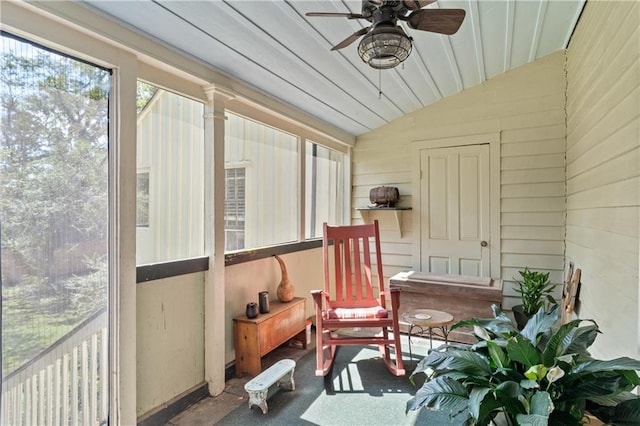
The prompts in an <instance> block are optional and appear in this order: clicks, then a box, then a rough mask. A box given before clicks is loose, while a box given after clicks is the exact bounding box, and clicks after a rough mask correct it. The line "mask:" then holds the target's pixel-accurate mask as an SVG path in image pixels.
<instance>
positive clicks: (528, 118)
mask: <svg viewBox="0 0 640 426" xmlns="http://www.w3.org/2000/svg"><path fill="white" fill-rule="evenodd" d="M565 117H566V113H565V110H564V108H555V109H546V108H545V109H544V110H543V111H538V112H534V113H531V112H528V113H526V114H521V113H520V114H517V115H512V116H507V117H504V118H502V119H501V120H500V124H502V129H503V130H505V131H506V130H511V129H528V128H532V127H533V128H538V127H547V126H554V125H558V124H561V125H562V126H563V128H564V121H565ZM562 135H563V137H564V131H563V134H562Z"/></svg>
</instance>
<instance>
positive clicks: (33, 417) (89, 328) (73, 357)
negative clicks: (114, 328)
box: [0, 309, 109, 426]
mask: <svg viewBox="0 0 640 426" xmlns="http://www.w3.org/2000/svg"><path fill="white" fill-rule="evenodd" d="M108 349H109V336H108V312H107V310H106V309H105V310H103V311H101V312H99V313H97V314H96V315H94V316H93V317H92V318H90V319H89V320H87V321H86V322H84V323H83V324H81V325H80V326H78V327H77V328H76V329H75V330H73V331H72V332H70V333H69V334H67V335H66V336H64V337H63V338H61V339H60V340H59V341H57V342H56V343H55V344H53V345H51V347H49V348H48V349H47V350H45V351H44V352H43V353H42V354H40V355H39V356H38V357H37V358H35V359H33V360H32V361H30V362H29V363H27V364H26V365H25V366H23V367H21V368H20V369H18V370H16V371H15V372H13V373H11V374H10V375H8V376H7V377H4V378H3V379H2V407H1V417H0V420H1V421H0V424H2V425H15V426H21V425H26V426H29V425H99V424H106V423H107V415H108V408H109V394H108V389H109V387H108V384H109V382H108V377H109V376H108V374H109V357H108V354H109V352H108Z"/></svg>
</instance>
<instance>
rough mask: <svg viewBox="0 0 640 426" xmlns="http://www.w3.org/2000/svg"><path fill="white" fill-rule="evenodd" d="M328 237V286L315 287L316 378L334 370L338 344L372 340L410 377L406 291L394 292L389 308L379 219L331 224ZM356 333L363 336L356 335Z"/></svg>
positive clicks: (392, 368) (325, 231)
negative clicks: (403, 322) (404, 339)
mask: <svg viewBox="0 0 640 426" xmlns="http://www.w3.org/2000/svg"><path fill="white" fill-rule="evenodd" d="M323 236H324V238H323V242H322V256H323V258H322V261H323V272H324V288H323V290H312V291H311V296H312V297H313V304H314V307H315V312H316V376H326V375H327V374H328V373H329V371H330V370H331V366H332V365H333V362H334V361H335V353H336V348H337V347H338V346H340V345H370V344H372V345H378V347H379V349H380V354H381V356H382V359H383V360H384V364H385V365H386V367H387V368H388V369H389V371H390V372H391V373H392V374H394V375H396V376H402V375H404V374H405V369H404V364H403V362H402V348H401V347H400V345H401V343H400V326H399V323H398V311H399V308H400V289H397V288H392V289H390V290H389V300H390V301H391V306H387V305H386V302H385V289H384V275H383V273H382V254H381V252H380V231H379V229H378V221H374V222H373V223H371V224H367V225H351V226H349V225H347V226H328V225H327V224H326V223H325V224H324V225H323ZM331 251H333V253H331ZM374 267H375V269H374ZM374 275H375V276H374ZM332 282H333V283H335V285H332ZM332 287H333V288H332ZM332 291H333V293H334V294H333V295H332V294H331V292H332ZM355 331H357V332H358V333H360V332H362V333H363V334H357V335H353V334H352V333H353V332H355ZM392 349H393V351H394V353H395V359H393V358H392V357H391V350H392Z"/></svg>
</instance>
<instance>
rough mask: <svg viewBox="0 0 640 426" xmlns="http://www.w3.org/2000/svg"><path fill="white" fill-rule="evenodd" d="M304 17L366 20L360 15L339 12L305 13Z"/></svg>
mask: <svg viewBox="0 0 640 426" xmlns="http://www.w3.org/2000/svg"><path fill="white" fill-rule="evenodd" d="M305 15H306V16H323V17H329V18H347V19H366V16H364V15H363V14H361V13H340V12H307V13H305Z"/></svg>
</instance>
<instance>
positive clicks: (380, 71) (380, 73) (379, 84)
mask: <svg viewBox="0 0 640 426" xmlns="http://www.w3.org/2000/svg"><path fill="white" fill-rule="evenodd" d="M378 99H382V70H381V69H378Z"/></svg>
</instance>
